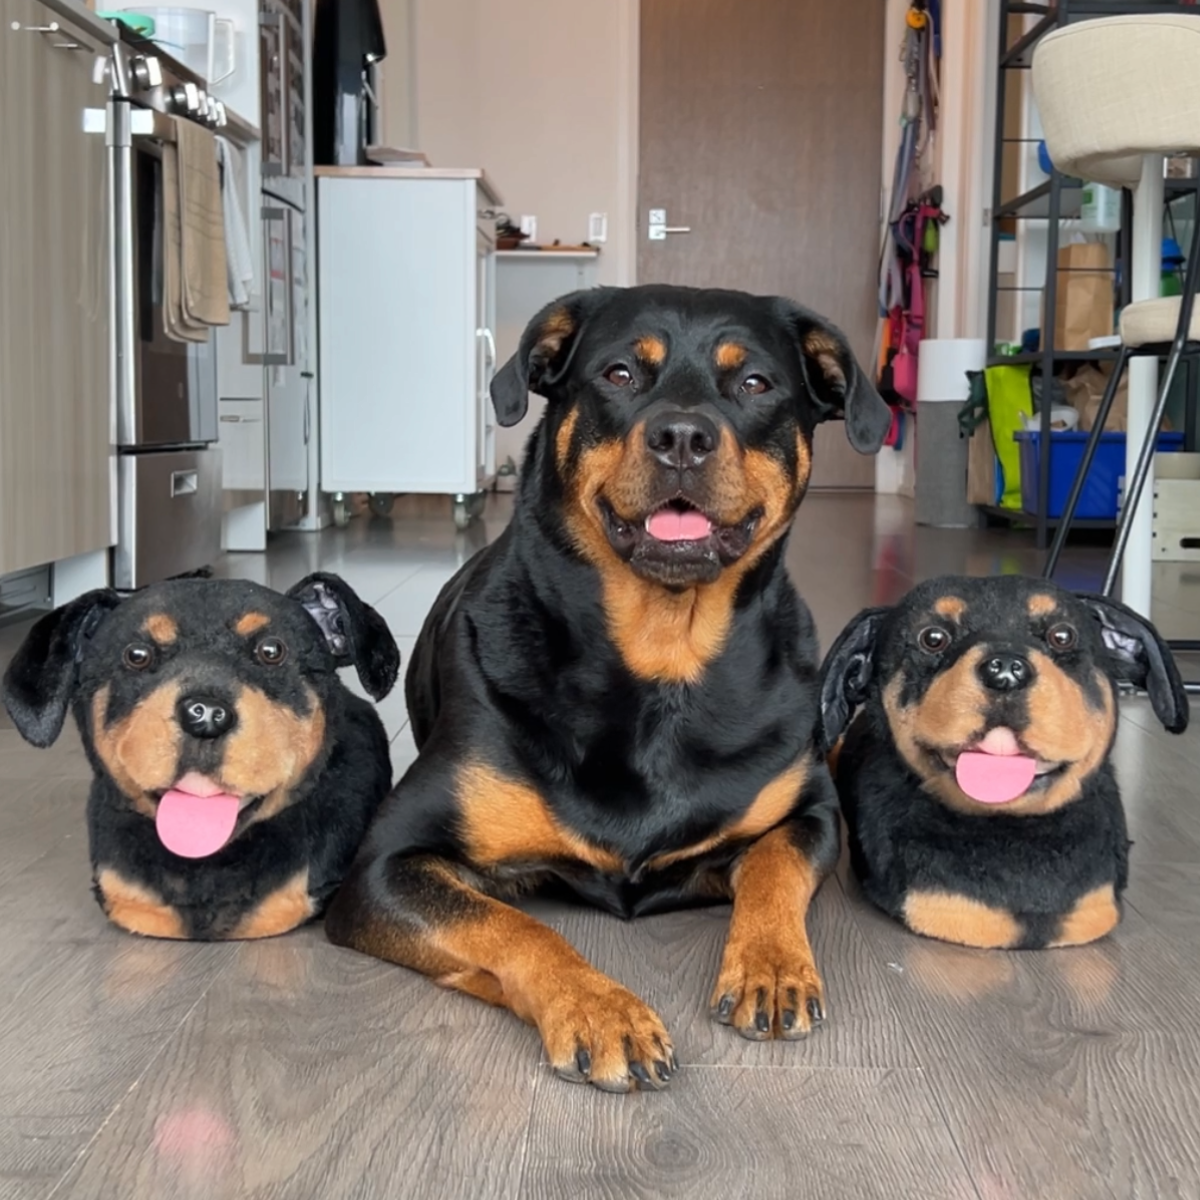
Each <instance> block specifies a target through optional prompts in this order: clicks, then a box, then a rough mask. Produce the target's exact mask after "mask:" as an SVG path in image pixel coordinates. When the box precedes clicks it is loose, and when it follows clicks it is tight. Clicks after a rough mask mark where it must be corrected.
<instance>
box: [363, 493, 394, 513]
mask: <svg viewBox="0 0 1200 1200" xmlns="http://www.w3.org/2000/svg"><path fill="white" fill-rule="evenodd" d="M368 503H369V504H370V506H371V511H372V512H373V513H374V514H375V515H376V516H377V517H390V516H391V515H392V506H393V505H394V504H395V503H396V497H395V495H393V494H392V493H391V492H372V493H371V495H370V498H369V500H368Z"/></svg>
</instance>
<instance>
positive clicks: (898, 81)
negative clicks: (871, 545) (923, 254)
mask: <svg viewBox="0 0 1200 1200" xmlns="http://www.w3.org/2000/svg"><path fill="white" fill-rule="evenodd" d="M908 7H909V4H908V0H887V11H886V20H887V42H886V44H887V45H888V46H889V47H891V46H895V47H898V46H899V44H900V39H901V38H902V37H903V34H904V27H905V14H906V12H907V11H908ZM942 21H943V31H942V102H941V110H940V112H941V122H940V127H939V130H938V133H937V136H936V139H935V142H934V146H933V161H932V163H931V164H930V165H931V168H932V169H931V170H930V172H929V176H928V181H929V182H930V183H940V184H941V185H942V190H943V194H944V198H943V205H944V209H945V211H946V212H947V213H949V215H950V222H949V224H948V225H946V226H944V227H943V229H942V236H941V243H940V247H939V254H938V264H937V265H938V272H939V279H938V284H937V297H936V302H935V305H934V324H933V327H932V328H931V329H930V331H929V336H931V337H939V338H957V337H983V336H984V333H985V325H986V323H987V286H988V245H989V243H988V229H987V227H986V226H985V225H984V223H983V222H984V211H985V210H986V209H990V208H991V150H990V147H991V144H992V129H993V126H994V122H995V117H994V93H995V69H994V67H993V65H992V62H993V60H994V59H995V57H996V50H995V44H994V43H995V29H994V28H993V27H994V26H995V25H996V10H995V8H994V6H992V5H989V4H984V3H982V2H981V0H943V3H942ZM885 63H886V66H885V70H884V80H883V87H884V101H883V106H884V108H883V131H884V132H883V178H884V186H885V187H886V188H887V189H889V191H890V188H891V181H892V175H893V172H894V169H895V162H896V150H897V148H898V146H899V141H900V123H899V122H900V110H901V104H902V102H903V97H904V88H905V80H904V71H903V68H902V66H901V64H900V61H899V59H898V56H897V54H895V53H889V54H888V55H887V56H886V58H885ZM1016 74H1019V75H1021V76H1024V75H1027V74H1028V72H1020V73H1016ZM889 198H890V197H889ZM909 434H910V436H908V437H907V438H906V440H905V449H904V450H902V451H900V452H895V451H892V450H883V451H881V452H880V454H879V457H878V458H877V459H876V470H875V486H876V490H878V491H881V492H898V493H900V494H902V495H912V493H913V488H914V483H915V477H916V469H915V463H914V458H913V450H914V448H915V439H913V438H912V437H911V425H910V427H909Z"/></svg>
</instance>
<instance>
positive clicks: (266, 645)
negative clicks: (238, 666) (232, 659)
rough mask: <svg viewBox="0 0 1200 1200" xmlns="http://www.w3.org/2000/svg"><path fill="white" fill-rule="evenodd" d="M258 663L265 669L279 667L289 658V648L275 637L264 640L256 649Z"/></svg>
mask: <svg viewBox="0 0 1200 1200" xmlns="http://www.w3.org/2000/svg"><path fill="white" fill-rule="evenodd" d="M254 653H255V655H256V656H257V658H258V661H259V662H260V663H262V664H263V666H265V667H277V666H279V664H280V663H281V662H283V660H284V659H285V658H287V647H286V646H285V645H284V644H283V643H282V642H281V641H280V640H279V639H278V638H273V637H267V638H263V640H262V641H261V642H259V643H258V645H257V646H255V648H254Z"/></svg>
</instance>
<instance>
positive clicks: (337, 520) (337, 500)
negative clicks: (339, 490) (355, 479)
mask: <svg viewBox="0 0 1200 1200" xmlns="http://www.w3.org/2000/svg"><path fill="white" fill-rule="evenodd" d="M333 523H334V524H335V525H336V526H337V527H338V528H339V529H345V528H346V526H347V525H349V524H350V501H349V500H348V499H347V498H346V497H345V496H342V495H337V496H334V498H333Z"/></svg>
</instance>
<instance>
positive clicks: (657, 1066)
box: [654, 1059, 671, 1083]
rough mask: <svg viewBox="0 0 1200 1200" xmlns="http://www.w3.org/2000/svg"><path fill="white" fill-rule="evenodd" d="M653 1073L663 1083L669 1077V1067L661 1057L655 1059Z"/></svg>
mask: <svg viewBox="0 0 1200 1200" xmlns="http://www.w3.org/2000/svg"><path fill="white" fill-rule="evenodd" d="M654 1073H655V1075H657V1076H658V1077H659V1079H661V1080H662V1081H663V1083H666V1082H667V1080H668V1079H670V1078H671V1068H670V1067H669V1066H668V1065H667V1064H666V1063H665V1062H663V1061H662V1059H657V1060H655V1063H654Z"/></svg>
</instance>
